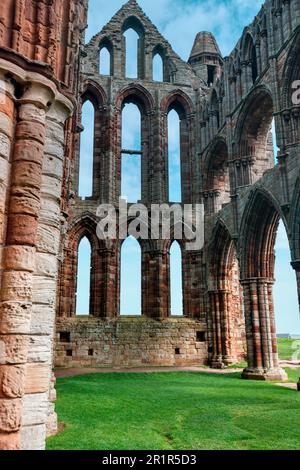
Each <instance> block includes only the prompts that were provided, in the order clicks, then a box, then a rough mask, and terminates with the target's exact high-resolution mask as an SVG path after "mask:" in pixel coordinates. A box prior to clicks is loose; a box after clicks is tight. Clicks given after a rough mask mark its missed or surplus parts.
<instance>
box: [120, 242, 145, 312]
mask: <svg viewBox="0 0 300 470" xmlns="http://www.w3.org/2000/svg"><path fill="white" fill-rule="evenodd" d="M141 263H142V262H141V248H140V245H139V243H138V241H137V240H136V239H135V238H133V237H128V238H127V239H126V240H125V241H124V243H123V245H122V248H121V306H120V313H121V315H124V316H125V315H126V316H130V315H132V316H137V315H141V309H142V307H141V306H142V289H141V284H142V276H141Z"/></svg>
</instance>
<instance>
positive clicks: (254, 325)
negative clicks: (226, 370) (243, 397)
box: [242, 278, 287, 380]
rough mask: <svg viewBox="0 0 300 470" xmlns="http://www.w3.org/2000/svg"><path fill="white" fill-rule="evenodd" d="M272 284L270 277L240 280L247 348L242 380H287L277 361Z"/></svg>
mask: <svg viewBox="0 0 300 470" xmlns="http://www.w3.org/2000/svg"><path fill="white" fill-rule="evenodd" d="M273 284H274V281H273V280H270V279H264V278H255V279H247V280H244V281H242V285H243V288H244V306H245V320H246V336H247V351H248V367H247V369H245V370H244V372H243V378H245V379H256V380H286V379H287V375H286V373H285V372H284V370H283V369H281V368H280V367H279V363H278V350H277V338H276V326H275V315H274V307H273Z"/></svg>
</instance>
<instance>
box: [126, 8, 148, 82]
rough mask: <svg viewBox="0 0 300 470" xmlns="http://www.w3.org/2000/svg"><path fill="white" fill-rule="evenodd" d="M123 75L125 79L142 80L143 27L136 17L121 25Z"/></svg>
mask: <svg viewBox="0 0 300 470" xmlns="http://www.w3.org/2000/svg"><path fill="white" fill-rule="evenodd" d="M122 30H123V36H124V52H125V54H124V59H125V60H124V75H125V77H127V78H141V79H143V78H144V55H145V45H144V36H145V32H144V27H143V25H142V23H141V22H140V21H139V20H138V19H137V18H136V17H129V18H127V20H126V21H125V23H124V25H123V28H122Z"/></svg>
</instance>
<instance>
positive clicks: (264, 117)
mask: <svg viewBox="0 0 300 470" xmlns="http://www.w3.org/2000/svg"><path fill="white" fill-rule="evenodd" d="M273 110H274V108H273V100H272V97H271V95H270V94H269V93H268V92H267V91H266V90H265V89H262V88H260V89H258V90H256V91H255V92H254V93H253V96H252V97H251V98H250V101H249V103H248V105H247V106H245V108H244V109H243V111H242V115H241V117H240V123H239V125H238V126H237V132H238V136H237V140H238V141H239V162H236V165H235V172H236V175H235V176H236V177H235V180H236V184H237V186H247V185H249V184H253V183H255V182H256V181H257V180H258V179H259V178H261V177H262V175H263V174H264V173H265V171H267V170H269V169H270V168H273V167H274V149H273V138H272V121H273Z"/></svg>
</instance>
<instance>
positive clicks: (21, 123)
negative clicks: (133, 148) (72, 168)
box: [0, 64, 70, 449]
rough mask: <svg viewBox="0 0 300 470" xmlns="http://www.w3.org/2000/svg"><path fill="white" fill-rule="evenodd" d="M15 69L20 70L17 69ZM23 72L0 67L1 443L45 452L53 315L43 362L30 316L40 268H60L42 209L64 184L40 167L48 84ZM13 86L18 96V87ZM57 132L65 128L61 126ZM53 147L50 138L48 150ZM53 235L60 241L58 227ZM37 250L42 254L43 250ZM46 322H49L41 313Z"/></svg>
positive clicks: (33, 311) (49, 98)
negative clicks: (0, 194) (2, 191)
mask: <svg viewBox="0 0 300 470" xmlns="http://www.w3.org/2000/svg"><path fill="white" fill-rule="evenodd" d="M0 65H1V64H0ZM15 70H16V71H18V70H19V69H18V68H17V67H15V68H14V69H13V71H15ZM20 76H21V78H20ZM20 76H19V75H18V76H16V77H14V78H13V80H9V81H7V79H6V78H5V77H6V72H5V71H4V72H2V73H1V78H0V90H1V91H0V97H1V98H2V99H3V105H1V108H0V113H1V114H0V126H1V129H0V135H1V140H2V142H4V143H5V142H6V144H5V145H2V146H1V149H2V150H1V151H3V149H4V150H5V152H3V153H4V155H2V154H1V162H2V160H3V159H4V160H5V161H6V162H7V163H6V165H5V164H4V166H3V168H6V169H8V168H9V166H10V165H11V169H10V175H9V176H8V178H10V185H9V187H10V190H9V192H7V198H6V202H5V208H3V206H2V211H1V220H2V233H1V244H2V245H3V246H2V250H1V251H2V253H1V267H2V277H1V293H0V384H1V388H0V448H1V449H20V448H22V449H29V448H35V449H42V448H43V447H44V441H45V433H46V422H47V416H48V412H49V410H48V397H49V393H50V379H51V354H52V346H51V340H52V336H53V326H54V314H53V316H52V325H50V324H49V325H48V326H47V327H46V328H45V331H44V332H43V334H44V335H47V340H48V341H47V344H46V345H44V346H45V348H47V357H48V358H47V359H45V358H44V359H43V358H42V355H43V354H42V353H41V351H42V350H43V351H45V348H44V347H43V346H42V347H41V344H40V343H41V339H40V338H39V339H37V340H36V339H35V337H34V334H35V332H33V331H32V325H33V323H32V321H33V318H34V315H42V311H41V310H39V307H38V308H37V304H38V299H37V298H36V294H35V292H36V290H35V288H36V283H37V281H38V279H37V278H36V276H38V277H39V276H40V275H41V274H42V272H43V271H47V273H48V275H49V276H50V277H51V276H52V275H53V276H55V275H56V273H57V260H56V257H57V252H58V246H57V248H55V250H54V252H53V253H52V256H53V260H52V262H51V264H50V265H49V264H48V262H49V261H50V259H48V258H47V255H46V256H45V253H48V251H49V246H48V244H47V240H45V244H44V249H41V246H42V243H41V239H42V238H43V236H42V235H41V234H42V231H43V230H45V227H46V226H47V221H46V217H45V216H46V213H47V215H48V229H49V224H50V223H51V221H52V220H53V219H52V215H53V214H52V213H51V209H50V208H49V207H48V210H49V212H47V208H46V204H47V203H46V200H47V201H48V203H49V204H50V205H51V202H49V201H51V195H48V194H47V193H48V192H50V191H52V195H53V193H55V199H56V204H57V209H56V212H57V213H58V214H59V197H60V191H61V187H60V185H57V184H56V185H55V186H54V187H53V186H52V184H51V182H50V179H49V180H48V183H49V184H48V185H47V175H46V173H47V171H45V172H44V171H43V170H44V168H45V161H44V160H45V158H46V153H45V141H46V119H47V112H48V111H49V108H50V106H51V104H52V103H53V102H54V97H55V93H54V91H53V88H54V87H53V84H52V83H51V82H48V81H47V80H45V79H43V78H40V80H39V81H38V82H36V81H35V80H34V79H32V81H29V82H28V81H27V80H30V79H29V78H28V77H27V76H26V83H24V77H23V74H22V71H20ZM10 77H12V73H10ZM34 77H36V75H34ZM17 80H18V81H19V82H21V85H22V93H21V94H20V95H21V98H18V97H16V96H15V94H14V93H15V87H14V85H15V83H16V81H17ZM16 89H17V90H18V93H20V91H19V89H18V87H17V88H16ZM3 111H4V112H3ZM69 111H70V110H69ZM69 111H68V112H69ZM62 114H64V117H63V118H62V116H60V120H61V121H62V124H63V122H64V120H65V119H66V117H67V112H66V110H65V111H64V113H62ZM53 131H54V132H53V134H51V136H50V139H51V140H52V141H53V140H55V139H56V137H55V135H56V132H57V129H54V130H53ZM61 131H62V133H63V129H61ZM12 140H13V141H14V147H13V148H12V149H11V151H10V145H9V143H10V141H12ZM50 145H51V144H50V142H49V141H48V146H47V148H48V151H49V154H50V153H51V149H50ZM54 153H55V152H54ZM3 157H4V158H3ZM53 158H54V156H53V157H52V159H53ZM61 158H63V152H62V155H61ZM9 162H11V164H10V163H9ZM60 168H61V170H59V173H61V174H62V165H61V166H60ZM5 174H7V172H6V173H4V175H5ZM60 177H61V175H60ZM6 181H8V179H7V180H6ZM6 181H4V185H5V184H6ZM6 186H7V184H6ZM4 210H5V212H6V213H7V220H6V216H5V215H4V214H5V213H4ZM3 221H4V223H3ZM57 228H58V227H57ZM50 230H51V228H50ZM57 238H58V240H59V232H58V234H57ZM39 251H44V253H43V254H40V253H39ZM54 260H55V261H54ZM50 271H51V272H50ZM48 287H49V286H48ZM52 288H53V290H52ZM46 290H47V289H46ZM47 294H48V296H47V295H46V291H42V292H39V295H40V296H41V299H42V301H41V302H40V303H43V304H44V305H47V304H49V303H50V302H49V301H48V297H49V295H50V296H53V301H52V302H53V303H54V297H55V282H54V283H53V285H51V287H50V291H49V290H47ZM47 313H48V312H46V315H47ZM53 313H54V310H53ZM45 321H49V319H48V318H45ZM33 395H34V397H33V400H32V399H31V397H32V396H33ZM38 425H39V426H38Z"/></svg>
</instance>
